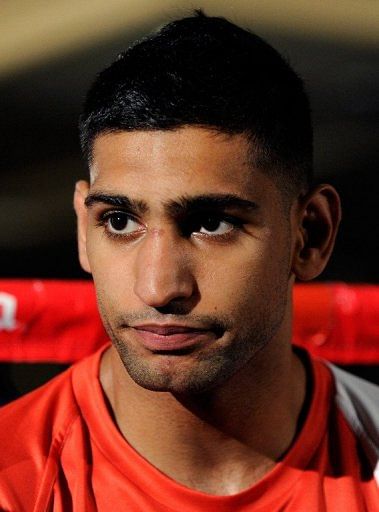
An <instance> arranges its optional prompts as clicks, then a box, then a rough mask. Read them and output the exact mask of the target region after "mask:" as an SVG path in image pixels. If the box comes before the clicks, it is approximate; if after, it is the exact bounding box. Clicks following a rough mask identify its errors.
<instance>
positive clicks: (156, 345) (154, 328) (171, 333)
mask: <svg viewBox="0 0 379 512" xmlns="http://www.w3.org/2000/svg"><path fill="white" fill-rule="evenodd" d="M132 329H133V331H134V332H135V334H136V335H137V337H138V340H139V341H140V343H141V344H142V345H143V346H144V347H145V348H147V349H148V350H150V351H152V352H159V351H164V352H170V351H177V350H183V349H189V348H192V347H195V346H196V345H198V344H200V343H202V342H204V341H207V340H208V341H210V340H211V339H214V338H215V334H214V332H213V331H211V330H207V329H201V328H198V327H189V326H185V325H172V324H171V325H158V324H148V325H137V326H132Z"/></svg>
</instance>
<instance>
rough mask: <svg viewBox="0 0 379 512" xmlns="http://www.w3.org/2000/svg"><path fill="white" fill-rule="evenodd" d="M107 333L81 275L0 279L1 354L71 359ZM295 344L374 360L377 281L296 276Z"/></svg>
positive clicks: (345, 360)
mask: <svg viewBox="0 0 379 512" xmlns="http://www.w3.org/2000/svg"><path fill="white" fill-rule="evenodd" d="M106 341H107V336H106V334H105V332H104V329H103V326H102V324H101V321H100V318H99V314H98V312H97V307H96V298H95V292H94V287H93V284H92V283H91V282H88V281H56V280H51V281H50V280H6V279H5V280H0V361H11V362H56V363H70V362H74V361H77V360H79V359H81V358H82V357H84V356H86V355H88V354H90V353H91V352H93V351H94V350H95V349H96V348H97V347H99V346H100V345H101V344H103V343H105V342H106ZM293 341H294V343H295V344H297V345H300V346H303V347H306V348H307V349H308V350H309V351H310V352H312V353H313V354H314V355H316V356H320V357H323V358H325V359H328V360H330V361H334V362H336V363H341V364H379V286H372V285H371V286H370V285H347V284H343V283H321V284H319V283H316V284H305V285H304V284H298V285H296V286H295V291H294V333H293Z"/></svg>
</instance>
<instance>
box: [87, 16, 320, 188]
mask: <svg viewBox="0 0 379 512" xmlns="http://www.w3.org/2000/svg"><path fill="white" fill-rule="evenodd" d="M194 125H195V126H199V127H205V128H210V129H214V130H216V131H218V132H221V133H225V134H245V135H246V137H247V138H248V140H249V143H250V148H251V151H250V154H251V162H252V164H253V165H254V166H255V167H256V168H258V169H259V170H261V171H263V172H265V173H267V174H268V175H270V176H271V177H273V178H274V179H276V181H277V183H278V185H279V187H280V188H281V189H282V190H283V191H285V192H287V194H288V193H290V195H291V196H292V195H293V194H294V193H298V192H299V191H300V190H301V189H302V188H307V187H308V186H309V184H310V182H311V180H312V152H313V151H312V124H311V115H310V107H309V101H308V98H307V95H306V93H305V91H304V85H303V82H302V80H301V79H300V78H299V76H298V75H297V74H296V73H295V72H294V71H293V70H292V68H291V67H290V66H289V64H288V63H287V62H286V60H285V59H284V58H283V57H282V56H281V55H280V54H279V53H278V52H277V51H276V50H275V49H274V48H272V47H271V46H270V45H269V44H268V43H266V42H265V41H264V40H263V39H261V38H260V37H258V36H257V35H255V34H253V33H251V32H250V31H248V30H244V29H242V28H240V27H238V26H236V25H234V24H233V23H231V22H229V21H228V20H226V19H224V18H220V17H208V16H206V15H205V14H203V13H202V12H201V11H197V12H196V13H195V15H194V16H191V17H187V18H183V19H179V20H176V21H173V22H171V23H169V24H167V25H165V26H164V27H163V28H161V29H160V30H159V31H158V32H156V33H154V34H152V35H149V36H148V37H146V38H144V39H142V40H140V41H137V42H136V43H135V44H134V45H133V46H131V47H130V48H128V49H127V50H126V51H125V52H123V53H122V54H120V56H119V57H118V59H117V60H116V61H115V62H113V64H111V65H110V66H109V67H108V68H106V69H105V70H104V71H102V72H101V73H100V74H99V75H98V76H97V78H96V80H95V82H94V83H93V85H92V86H91V88H90V89H89V91H88V94H87V97H86V101H85V104H84V108H83V112H82V114H81V117H80V123H79V129H80V139H81V146H82V150H83V153H84V155H85V157H86V158H87V159H88V161H89V163H91V157H92V150H93V143H94V140H95V138H96V136H98V135H99V134H103V133H109V132H117V131H124V130H126V131H133V130H174V129H176V128H180V127H185V126H194Z"/></svg>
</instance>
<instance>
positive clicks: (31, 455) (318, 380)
mask: <svg viewBox="0 0 379 512" xmlns="http://www.w3.org/2000/svg"><path fill="white" fill-rule="evenodd" d="M102 350H103V349H102ZM102 350H100V351H98V352H97V353H96V354H94V355H92V356H90V357H89V358H87V359H85V360H83V361H81V362H80V363H78V364H77V365H75V366H74V367H72V368H70V369H69V370H67V371H66V372H65V373H63V374H61V375H59V376H58V377H56V378H55V379H54V380H53V381H51V382H50V383H48V384H46V385H45V386H43V387H42V388H40V389H38V390H37V391H34V392H32V393H30V394H28V395H26V396H24V397H23V398H21V399H19V400H18V401H16V402H14V403H13V404H9V405H7V406H5V407H3V409H2V410H1V414H0V446H1V451H0V510H4V511H12V512H26V511H28V512H29V511H30V512H32V511H33V512H46V511H53V512H70V511H75V512H84V511H85V512H93V511H96V510H98V511H104V512H109V511H112V512H124V511H125V510H127V511H128V512H137V511H138V512H174V511H178V510H180V511H181V512H199V511H209V512H214V511H217V512H276V511H278V512H279V511H280V512H290V511H291V512H295V511H296V512H304V511H307V512H324V511H327V512H333V511H335V512H341V511H346V512H347V511H348V512H358V511H359V512H363V511H369V512H375V511H379V495H378V490H377V486H376V484H375V482H374V481H373V479H372V475H370V473H369V471H368V468H367V461H366V460H365V458H364V456H363V454H362V452H361V450H360V448H359V446H358V445H357V441H356V439H355V437H354V435H353V434H352V432H351V430H350V428H349V427H348V425H347V423H346V421H345V419H344V418H343V417H342V415H341V413H340V412H339V411H338V410H337V408H336V406H335V405H334V402H333V397H332V395H333V380H332V376H331V373H330V371H329V370H328V369H327V367H326V366H324V364H323V363H322V362H320V361H313V363H312V368H313V382H314V388H313V397H312V402H311V405H310V409H309V413H308V416H307V419H306V421H305V423H304V426H303V428H302V430H301V432H300V434H299V436H298V438H297V440H296V442H295V443H294V445H293V446H292V448H291V449H290V450H289V452H288V453H287V455H286V456H285V457H284V459H283V460H282V461H280V462H278V463H277V465H276V466H275V468H274V469H273V470H272V471H270V472H269V473H268V474H267V475H266V476H265V477H264V478H263V479H262V480H261V481H260V482H258V483H257V484H256V485H254V486H252V487H251V488H249V489H247V490H245V491H244V492H241V493H239V494H237V495H234V496H226V497H225V496H224V497H222V496H210V495H206V494H204V493H201V492H197V491H194V490H191V489H188V488H186V487H184V486H182V485H180V484H178V483H176V482H174V481H173V480H171V479H170V478H168V477H166V476H165V475H164V474H162V473H161V472H160V471H158V470H157V469H155V468H154V467H153V466H151V465H150V464H149V463H148V462H147V461H146V460H145V459H143V458H142V457H141V456H140V455H139V454H138V453H136V452H135V451H134V450H133V448H132V447H131V446H130V445H129V444H128V443H127V442H126V441H125V440H124V439H123V438H122V436H121V434H120V433H119V431H118V430H117V428H116V427H115V425H114V423H113V421H112V419H111V416H110V414H109V412H108V410H107V406H106V403H105V400H104V396H103V393H102V389H101V386H100V383H99V380H98V369H99V361H100V357H101V353H102ZM168 449H169V447H168Z"/></svg>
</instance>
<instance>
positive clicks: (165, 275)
mask: <svg viewBox="0 0 379 512" xmlns="http://www.w3.org/2000/svg"><path fill="white" fill-rule="evenodd" d="M80 130H81V141H82V147H83V151H84V154H85V155H86V156H87V158H88V162H89V168H90V182H89V183H87V182H85V181H80V182H78V183H77V185H76V190H75V198H74V204H75V210H76V213H77V217H78V241H79V257H80V262H81V265H82V267H83V268H84V269H85V270H86V271H88V272H90V273H91V274H92V276H93V279H94V283H95V287H96V291H97V297H98V304H99V310H100V313H101V316H102V319H103V322H104V325H105V327H106V329H107V332H108V334H109V337H110V339H111V340H112V347H109V346H106V347H104V348H103V349H102V350H101V351H100V352H99V353H97V354H95V355H94V356H91V357H90V358H89V359H86V360H84V361H83V362H81V363H79V364H77V365H76V366H74V367H73V368H71V369H69V370H68V371H67V372H65V373H64V374H62V375H60V376H59V377H57V378H56V379H54V380H53V381H52V382H50V383H48V384H47V385H45V386H44V387H43V388H41V389H40V390H37V391H35V392H33V393H31V394H29V395H27V396H25V397H23V398H22V399H20V400H19V401H17V402H16V403H14V404H11V405H9V406H7V407H6V408H4V409H3V413H2V420H1V433H2V434H1V435H2V436H3V437H2V447H3V448H2V458H1V463H0V505H1V508H2V510H12V511H16V510H20V511H21V510H22V511H24V510H28V511H29V510H30V511H32V510H33V511H34V512H37V511H38V512H40V511H47V510H49V511H69V510H75V511H94V510H100V511H109V510H112V511H113V512H118V511H125V510H127V511H144V512H145V511H148V512H149V511H154V512H157V511H158V512H159V511H162V512H163V511H188V512H189V511H203V510H204V511H205V510H206V511H217V512H220V511H225V512H226V511H270V512H272V511H305V510H306V511H311V512H312V511H318V512H320V511H323V510H328V511H338V512H340V511H341V510H349V512H350V511H354V512H355V511H367V510H369V511H374V510H379V500H378V493H377V487H376V484H375V481H374V478H373V464H374V456H375V441H376V438H377V434H376V433H375V428H376V425H377V423H375V417H374V414H373V410H372V409H373V408H374V407H375V399H374V398H373V397H374V393H376V389H375V387H374V386H373V385H370V384H368V383H365V382H364V381H361V380H360V379H357V378H354V377H350V376H347V375H346V374H344V373H343V372H340V371H339V370H337V369H335V368H332V367H328V366H327V365H326V364H324V363H322V362H320V361H313V360H312V359H311V358H310V357H309V356H308V355H307V354H305V353H304V352H302V351H296V350H294V349H293V347H292V346H291V324H292V319H291V305H292V300H291V293H292V287H293V284H294V281H295V279H296V278H298V279H301V280H309V279H312V278H314V277H316V276H318V275H319V274H320V272H322V270H323V268H324V267H325V265H326V263H327V261H328V258H329V256H330V254H331V251H332V248H333V244H334V240H335V235H336V231H337V227H338V224H339V220H340V203H339V199H338V195H337V193H336V191H335V190H334V189H333V187H331V186H330V185H314V184H313V181H312V130H311V122H310V114H309V106H308V100H307V97H306V95H305V93H304V90H303V85H302V82H301V80H300V79H299V78H298V77H297V75H296V74H295V73H294V72H293V70H292V69H291V68H290V67H289V66H288V64H287V63H286V62H284V60H283V59H282V58H281V57H280V56H279V55H278V53H277V52H276V51H275V50H273V49H272V48H271V47H270V46H269V45H267V44H266V43H265V42H264V41H262V40H261V39H259V38H258V37H257V36H254V35H252V34H251V33H249V32H247V31H244V30H242V29H240V28H238V27H236V26H235V25H233V24H231V23H229V22H227V21H226V20H224V19H221V18H208V17H206V16H204V15H203V14H201V13H198V14H197V15H196V16H194V17H190V18H186V19H182V20H178V21H176V22H173V23H171V24H169V25H167V26H166V27H164V28H163V29H161V30H160V31H159V32H158V33H157V34H154V35H152V36H150V37H148V38H146V39H144V40H142V41H140V42H139V43H137V44H136V45H135V46H133V47H131V48H130V49H129V50H127V51H126V52H125V53H124V54H123V55H121V56H120V57H119V59H118V60H117V61H116V62H115V63H113V64H112V65H111V66H110V67H109V68H107V69H106V70H105V71H103V72H102V73H101V74H100V75H99V76H98V78H97V79H96V81H95V83H94V85H93V86H92V88H91V90H90V91H89V93H88V96H87V100H86V104H85V107H84V112H83V114H82V117H81V122H80ZM376 398H377V396H376ZM376 401H377V400H376ZM10 433H11V434H10Z"/></svg>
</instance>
